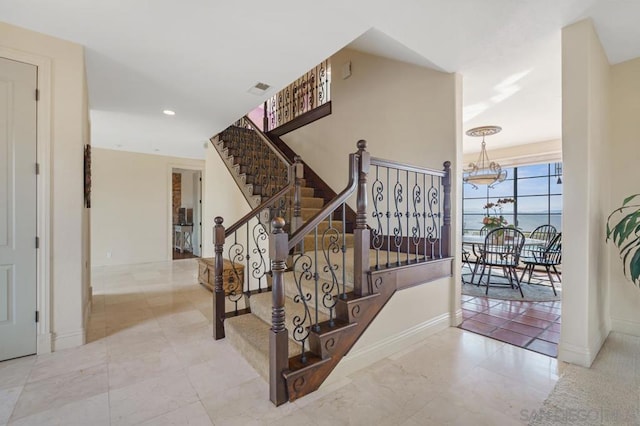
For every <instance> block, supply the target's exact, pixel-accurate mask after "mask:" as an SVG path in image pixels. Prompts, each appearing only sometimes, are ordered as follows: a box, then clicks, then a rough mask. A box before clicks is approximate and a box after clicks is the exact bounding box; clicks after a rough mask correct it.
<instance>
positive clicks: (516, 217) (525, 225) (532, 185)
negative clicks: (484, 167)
mask: <svg viewBox="0 0 640 426" xmlns="http://www.w3.org/2000/svg"><path fill="white" fill-rule="evenodd" d="M506 170H507V179H506V180H505V181H504V182H502V183H499V184H497V185H496V186H495V188H489V187H487V186H479V187H478V188H477V189H474V188H473V186H471V185H469V184H466V183H465V184H463V195H462V196H463V205H462V210H463V230H464V231H463V232H464V233H476V232H478V231H479V230H480V228H482V226H483V225H482V220H483V218H484V217H485V216H498V215H502V216H504V218H505V220H506V221H507V224H509V225H515V226H516V227H517V228H518V229H520V230H521V231H523V232H525V233H526V232H530V231H532V230H534V229H535V228H536V227H538V226H540V225H546V224H551V225H553V226H555V227H556V229H557V230H558V232H561V231H562V229H561V228H562V182H561V180H562V176H561V175H559V173H558V172H557V170H561V167H556V163H548V164H534V165H531V166H520V167H514V168H510V169H506ZM504 198H512V199H514V200H516V202H515V203H506V204H503V205H502V208H501V209H485V208H484V207H485V206H486V205H487V204H488V203H496V202H497V201H498V200H499V199H504Z"/></svg>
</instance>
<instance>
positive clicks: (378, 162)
mask: <svg viewBox="0 0 640 426" xmlns="http://www.w3.org/2000/svg"><path fill="white" fill-rule="evenodd" d="M371 165H372V166H381V167H389V168H391V169H400V170H406V171H408V172H415V173H423V174H427V175H433V176H439V177H445V174H446V173H445V172H444V171H442V170H436V169H429V168H427V167H420V166H412V165H410V164H405V163H400V162H398V161H393V160H385V159H382V158H375V157H371Z"/></svg>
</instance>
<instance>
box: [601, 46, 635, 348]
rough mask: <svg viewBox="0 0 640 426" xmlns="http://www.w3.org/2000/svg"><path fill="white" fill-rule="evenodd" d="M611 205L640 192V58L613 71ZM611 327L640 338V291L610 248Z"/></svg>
mask: <svg viewBox="0 0 640 426" xmlns="http://www.w3.org/2000/svg"><path fill="white" fill-rule="evenodd" d="M611 86H612V87H611V135H612V140H611V168H610V173H611V188H610V193H611V202H610V205H609V207H608V209H607V212H611V211H613V210H614V209H616V208H618V207H620V206H621V205H622V201H623V200H624V198H626V197H627V196H629V195H631V194H637V193H639V192H640V189H639V187H638V181H640V169H639V168H638V164H640V136H639V135H640V119H639V117H640V58H637V59H633V60H631V61H627V62H623V63H621V64H617V65H614V66H613V67H612V68H611ZM609 246H610V247H609V258H610V265H609V292H610V293H609V294H610V295H609V297H610V312H611V327H612V329H613V330H615V331H619V332H623V333H628V334H633V335H635V336H640V289H639V288H638V287H637V286H635V285H633V284H632V283H631V282H630V281H628V280H627V279H626V278H625V276H624V274H623V272H622V260H621V259H620V257H619V254H618V251H617V249H616V248H615V246H614V245H613V244H609Z"/></svg>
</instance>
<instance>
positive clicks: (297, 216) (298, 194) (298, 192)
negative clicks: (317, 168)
mask: <svg viewBox="0 0 640 426" xmlns="http://www.w3.org/2000/svg"><path fill="white" fill-rule="evenodd" d="M293 172H294V178H295V187H294V192H293V220H292V223H291V233H292V234H293V233H294V232H295V231H296V230H298V229H299V228H300V227H301V226H302V178H304V168H303V164H302V158H301V157H300V156H298V155H296V156H295V158H294V163H293Z"/></svg>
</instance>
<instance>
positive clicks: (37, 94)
mask: <svg viewBox="0 0 640 426" xmlns="http://www.w3.org/2000/svg"><path fill="white" fill-rule="evenodd" d="M39 100H40V90H39V89H36V102H37V101H39Z"/></svg>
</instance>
